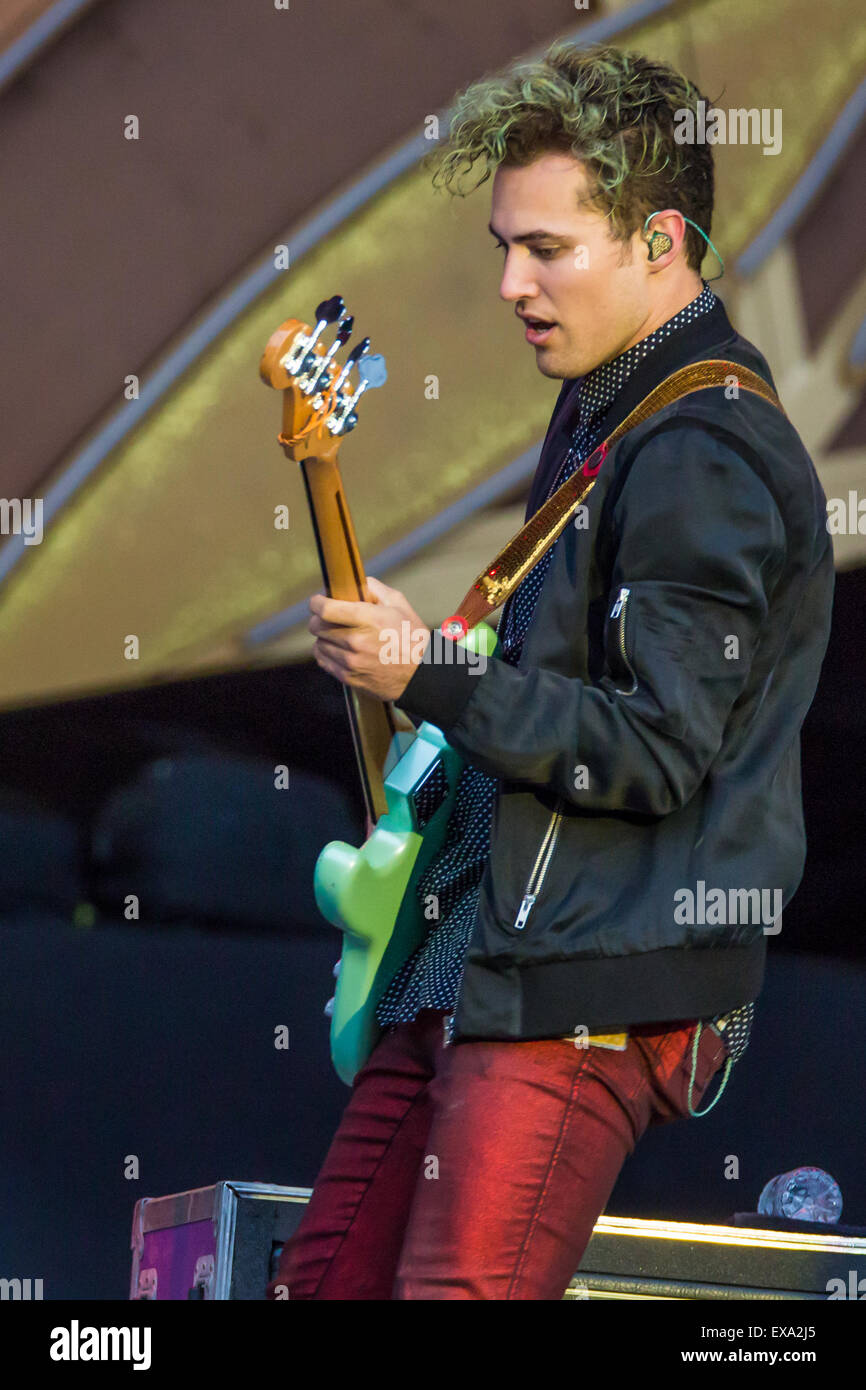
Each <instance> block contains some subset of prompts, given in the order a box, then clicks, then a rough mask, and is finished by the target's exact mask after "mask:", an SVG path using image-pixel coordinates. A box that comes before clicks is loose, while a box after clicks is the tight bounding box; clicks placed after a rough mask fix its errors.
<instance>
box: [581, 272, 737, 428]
mask: <svg viewBox="0 0 866 1390" xmlns="http://www.w3.org/2000/svg"><path fill="white" fill-rule="evenodd" d="M702 284H703V289H702V290H701V292H700V294H698V295H696V296H695V298H694V299H693V300H692V301H691V303H690V304H687V305H686V306H685V308H684V309H680V311H679V313H678V314H674V316H673V318H671V319H668V321H667V322H666V323H663V324H661V326H660V327H659V328H657V329H655V331H654V332H653V333H650V334H649V335H648V336H647V337H646V338H641V340H640V342H639V343H635V344H634V346H633V347H630V348H626V350H625V352H621V353H620V354H619V356H618V357H614V358H612V359H611V361H610V362H602V364H601V365H600V366H598V367H594V368H593V369H592V371H591V372H587V374H586V376H584V377H582V378H581V379H580V384H579V386H578V408H579V417H578V428H579V429H580V428H585V427H586V426H587V425H588V424H590V423H591V422H592V421H593V420H596V419H598V417H599V416H600V415H603V414H604V413H605V411H606V410H608V408H609V407H610V406H611V405H612V404H613V402H614V400H615V399H616V397H617V395H618V394H619V391H620V390H621V388H622V386H623V385H624V383H625V381H626V380H627V378H628V377H629V376H631V373H632V372H633V371H634V369H635V367H636V366H637V365H638V363H640V362H642V361H643V359H644V358H645V357H646V356H647V355H648V353H650V352H652V351H653V350H654V349H655V348H657V347H659V346H660V345H661V344H662V343H663V342H665V340H666V339H667V338H669V337H670V335H671V334H672V333H675V332H676V331H677V329H679V328H684V327H685V326H686V324H688V323H691V322H692V320H693V319H696V318H698V317H699V316H700V315H701V314H706V313H709V311H710V310H711V309H713V308H714V307H715V305H716V304H717V303H718V298H717V296H716V295H715V294H714V293H713V291H712V290H711V289H710V287H709V285H708V284H707V282H706V280H704V281H702Z"/></svg>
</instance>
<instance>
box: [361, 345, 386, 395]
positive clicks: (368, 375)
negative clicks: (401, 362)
mask: <svg viewBox="0 0 866 1390" xmlns="http://www.w3.org/2000/svg"><path fill="white" fill-rule="evenodd" d="M358 376H359V377H360V378H361V380H362V381H363V383H364V385H365V386H367V387H370V386H384V385H385V382H386V381H387V380H388V369H387V367H386V366H385V359H384V357H383V356H382V354H381V352H374V354H373V356H372V357H365V358H364V361H363V362H359V363H358Z"/></svg>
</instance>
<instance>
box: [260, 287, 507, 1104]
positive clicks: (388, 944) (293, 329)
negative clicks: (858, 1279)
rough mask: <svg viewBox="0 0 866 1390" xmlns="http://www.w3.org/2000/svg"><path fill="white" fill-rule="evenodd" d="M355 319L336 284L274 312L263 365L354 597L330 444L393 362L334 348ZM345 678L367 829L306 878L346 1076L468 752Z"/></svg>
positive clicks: (283, 439)
mask: <svg viewBox="0 0 866 1390" xmlns="http://www.w3.org/2000/svg"><path fill="white" fill-rule="evenodd" d="M330 328H333V329H334V336H333V340H332V342H331V343H330V345H329V346H326V345H325V343H324V341H323V336H324V334H325V333H326V331H327V330H328V329H330ZM352 330H353V319H352V318H351V317H350V316H349V315H348V313H347V312H346V307H345V304H344V302H343V300H342V298H341V297H340V296H339V295H334V296H333V297H332V298H331V299H328V300H325V301H323V303H321V304H320V305H319V306H318V307H317V309H316V322H315V324H314V325H312V326H310V325H309V324H307V323H304V322H302V321H301V320H299V319H287V320H286V322H285V323H282V324H280V326H279V328H278V329H277V330H276V332H275V333H273V334H272V336H271V337H270V338H269V340H268V343H267V345H266V347H265V350H264V353H263V354H262V358H261V362H260V364H259V373H260V376H261V378H262V380H263V381H264V382H265V383H266V384H267V385H268V386H271V387H273V388H274V389H275V390H279V391H282V393H283V417H282V425H283V427H282V430H281V432H280V434H279V435H278V436H277V438H278V442H279V444H280V446H281V447H282V449H283V452H284V453H285V455H286V457H287V458H290V459H292V460H293V461H294V462H296V463H298V464H299V465H300V468H301V472H302V474H303V479H304V485H305V488H306V494H307V501H308V503H309V508H310V515H311V518H312V523H313V533H314V536H315V540H316V546H317V549H318V554H319V562H320V565H321V569H322V578H323V581H324V584H325V590H326V592H327V593H328V594H329V595H331V597H333V598H340V599H349V600H355V601H360V600H369V599H371V595H370V594H369V593H368V591H367V588H366V576H365V574H364V567H363V564H362V561H361V555H360V552H359V549H358V543H357V539H356V536H355V529H354V526H353V524H352V518H351V515H350V512H349V506H348V502H347V500H346V494H345V491H344V488H343V482H342V479H341V477H340V470H339V466H338V462H337V455H338V453H339V449H340V444H341V442H342V440H343V438H344V437H345V435H347V434H349V433H350V432H351V431H352V430H353V429H354V428H355V425H356V424H357V413H356V407H357V404H358V402H359V400H360V398H361V396H362V395H363V393H364V392H365V391H366V390H368V389H370V388H371V387H376V386H381V385H382V384H383V383H384V381H385V380H386V378H387V372H386V370H385V360H384V358H383V357H382V356H381V354H374V355H372V356H370V355H368V354H369V347H370V340H369V338H364V339H363V340H362V341H361V342H360V343H358V345H357V346H356V347H355V348H354V349H353V350H352V351H351V352H350V353H348V355H347V356H346V359H345V361H344V362H342V363H340V362H338V360H337V357H338V354H339V352H340V350H341V348H343V347H344V346H345V344H346V343H347V342H348V340H349V338H350V337H351V335H352ZM353 373H354V374H355V377H356V378H357V380H355V379H354V378H353ZM455 645H456V646H460V647H463V648H465V649H466V651H467V652H472V653H473V654H474V658H475V659H478V658H480V657H482V656H483V657H485V658H486V657H489V656H492V655H493V653H494V650H495V647H496V633H495V631H494V630H493V628H491V627H490V626H489V625H488V624H487V623H485V622H478V623H477V624H476V625H475V626H473V627H472V628H470V629H469V630H468V631H466V632H465V633H464V635H463V637H462V638H460V639H459V640H458V641H456V643H455ZM455 659H456V654H455ZM463 659H467V658H466V657H464V658H463ZM343 690H344V694H345V697H346V704H347V709H348V715H349V724H350V727H351V731H352V741H353V745H354V751H355V759H356V762H357V765H358V772H359V775H360V779H361V788H362V793H363V798H364V807H365V811H366V820H367V837H366V839H365V841H364V843H363V844H362V845H361V847H360V848H356V847H355V846H353V845H349V844H346V843H345V842H343V841H341V840H334V841H332V842H331V843H330V844H328V845H326V846H325V848H324V849H323V850H322V852H321V854H320V855H319V858H318V860H317V862H316V869H315V879H314V888H315V896H316V904H317V906H318V908H319V911H320V912H321V913H322V915H323V916H324V918H325V919H326V920H327V921H328V922H330V923H332V924H333V925H334V926H336V927H339V928H340V930H341V931H342V933H343V945H342V953H341V956H340V963H339V968H338V974H337V985H336V990H335V994H334V1004H333V1011H332V1014H331V1059H332V1061H333V1064H334V1068H335V1070H336V1072H337V1075H338V1076H339V1077H340V1078H341V1080H343V1081H344V1082H345V1083H346V1085H349V1086H351V1084H352V1082H353V1080H354V1078H355V1076H356V1075H357V1073H358V1071H359V1070H360V1068H361V1067H362V1066H363V1064H364V1062H365V1061H366V1060H367V1058H368V1057H369V1055H370V1053H371V1052H372V1050H373V1048H374V1046H375V1044H376V1042H377V1041H378V1038H379V1035H380V1032H381V1030H380V1028H379V1025H378V1023H377V1020H376V1006H377V1004H378V1003H379V1000H380V999H381V997H382V995H383V994H384V992H385V990H386V989H387V987H388V985H389V984H390V982H391V980H392V979H393V978H394V976H395V975H396V973H397V971H398V970H399V969H400V967H401V966H402V964H403V963H404V961H406V960H407V959H408V957H409V956H410V955H411V954H412V952H413V951H414V950H415V949H416V948H417V947H418V946H419V945H420V943H421V941H422V940H423V939H424V936H425V933H426V929H427V923H426V920H425V918H424V913H423V908H422V905H421V903H420V902H419V901H418V899H417V897H416V893H415V888H416V884H417V882H418V879H419V878H420V876H421V875H422V874H423V873H424V871H425V869H426V868H427V866H428V864H429V863H430V861H431V859H432V858H433V856H434V855H435V854H436V852H437V850H438V849H439V848H440V846H441V844H442V842H443V840H444V837H445V832H446V828H447V825H448V820H449V817H450V815H451V811H452V808H453V804H454V798H455V795H456V791H457V783H458V781H459V778H460V773H461V771H462V768H463V760H462V759H461V758H460V756H459V755H458V754H457V753H456V752H455V751H454V749H453V748H451V747H449V745H448V743H447V741H446V740H445V738H444V736H443V735H442V733H441V731H440V730H439V729H437V728H436V727H435V726H434V725H433V724H429V723H426V722H425V723H423V724H421V725H420V726H419V727H418V728H417V730H416V728H415V727H414V725H413V724H412V722H411V721H410V720H409V719H408V718H407V717H406V716H405V715H403V714H402V713H401V712H400V711H399V710H397V709H396V708H395V706H394V705H393V703H391V702H389V701H382V700H378V699H376V698H375V697H374V696H371V695H368V694H367V693H366V692H365V691H360V690H353V689H352V688H351V687H349V686H344V687H343Z"/></svg>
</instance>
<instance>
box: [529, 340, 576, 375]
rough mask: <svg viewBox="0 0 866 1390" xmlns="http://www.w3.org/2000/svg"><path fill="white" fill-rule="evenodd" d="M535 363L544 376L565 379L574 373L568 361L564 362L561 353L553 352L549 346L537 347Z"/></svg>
mask: <svg viewBox="0 0 866 1390" xmlns="http://www.w3.org/2000/svg"><path fill="white" fill-rule="evenodd" d="M535 365H536V367H537V368H538V370H539V371H540V372H541V375H542V376H549V377H554V378H556V379H557V380H559V381H564V380H565V379H566V378H568V377H570V376H571V375H572V373H571V371H570V370H569V367H568V363H566V362H563V360H562V357H561V356H560V354H558V353H555V352H551V351H550V350H549V349H548V348H536V349H535Z"/></svg>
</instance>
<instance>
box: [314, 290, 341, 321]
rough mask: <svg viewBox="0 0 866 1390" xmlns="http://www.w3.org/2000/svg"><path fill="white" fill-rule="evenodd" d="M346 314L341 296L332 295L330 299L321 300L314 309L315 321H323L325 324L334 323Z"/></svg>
mask: <svg viewBox="0 0 866 1390" xmlns="http://www.w3.org/2000/svg"><path fill="white" fill-rule="evenodd" d="M345 312H346V305H345V303H344V302H343V296H342V295H341V294H335V295H332V296H331V298H330V299H323V300H322V302H321V304H319V305H317V307H316V321H317V322H319V321H321V320H322V319H324V321H325V323H336V321H337V319H340V318H342V317H343V314H345Z"/></svg>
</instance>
